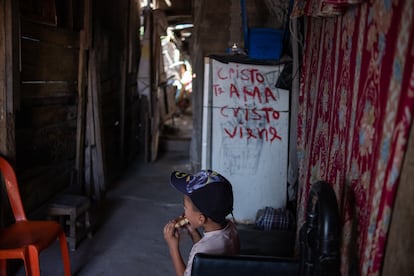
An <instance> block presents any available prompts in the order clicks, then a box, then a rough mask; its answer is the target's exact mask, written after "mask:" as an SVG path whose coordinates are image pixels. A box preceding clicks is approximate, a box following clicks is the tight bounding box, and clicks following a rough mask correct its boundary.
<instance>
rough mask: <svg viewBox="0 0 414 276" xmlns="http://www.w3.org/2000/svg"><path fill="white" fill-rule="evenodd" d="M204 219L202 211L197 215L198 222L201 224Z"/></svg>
mask: <svg viewBox="0 0 414 276" xmlns="http://www.w3.org/2000/svg"><path fill="white" fill-rule="evenodd" d="M206 221H207V217H206V215H204V214H203V213H200V215H199V216H198V222H199V223H200V225H203V224H204V223H206Z"/></svg>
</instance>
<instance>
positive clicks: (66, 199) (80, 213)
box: [48, 194, 92, 251]
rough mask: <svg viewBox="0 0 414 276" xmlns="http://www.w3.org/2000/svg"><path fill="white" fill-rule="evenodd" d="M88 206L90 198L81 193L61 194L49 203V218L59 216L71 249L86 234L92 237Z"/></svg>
mask: <svg viewBox="0 0 414 276" xmlns="http://www.w3.org/2000/svg"><path fill="white" fill-rule="evenodd" d="M90 207H91V200H90V199H89V198H88V197H86V196H83V195H71V194H63V195H60V196H58V197H57V198H55V199H53V200H52V201H51V202H50V203H49V206H48V215H49V217H51V218H54V217H55V218H56V217H58V218H59V221H60V223H61V224H63V227H64V229H65V230H66V236H67V241H68V243H69V248H70V250H72V251H74V250H76V247H77V243H78V242H79V241H80V240H81V239H83V238H84V237H85V236H86V235H88V237H89V238H91V237H92V231H91V223H90V214H89V211H90ZM67 228H69V229H67ZM67 230H69V231H67Z"/></svg>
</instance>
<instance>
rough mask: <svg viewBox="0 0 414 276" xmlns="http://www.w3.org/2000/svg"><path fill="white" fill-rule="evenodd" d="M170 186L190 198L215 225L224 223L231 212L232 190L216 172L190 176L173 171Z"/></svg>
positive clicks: (204, 171) (227, 182)
mask: <svg viewBox="0 0 414 276" xmlns="http://www.w3.org/2000/svg"><path fill="white" fill-rule="evenodd" d="M171 184H172V185H173V186H174V187H175V188H176V189H177V190H178V191H180V192H181V193H183V194H185V195H187V196H188V197H190V199H191V201H192V202H193V204H194V205H195V206H196V207H197V208H198V209H199V210H200V212H202V213H203V214H204V215H206V216H207V217H209V218H211V219H212V220H214V221H215V222H217V223H224V222H225V221H226V217H227V215H228V214H230V213H231V212H232V211H233V188H232V186H231V184H230V182H229V181H228V180H227V179H226V178H225V177H224V176H222V175H221V174H219V173H218V172H215V171H212V170H202V171H199V172H198V173H196V174H193V175H192V174H188V173H184V172H179V171H174V172H172V173H171Z"/></svg>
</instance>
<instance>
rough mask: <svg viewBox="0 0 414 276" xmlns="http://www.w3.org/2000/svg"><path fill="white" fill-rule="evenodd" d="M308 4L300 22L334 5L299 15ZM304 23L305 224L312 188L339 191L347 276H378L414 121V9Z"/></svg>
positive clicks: (301, 133)
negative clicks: (354, 272)
mask: <svg viewBox="0 0 414 276" xmlns="http://www.w3.org/2000/svg"><path fill="white" fill-rule="evenodd" d="M336 2H337V3H338V1H336ZM345 2H349V1H345ZM304 3H306V5H305V6H303V7H302V8H303V9H302V14H308V15H315V14H314V11H315V10H317V11H321V6H323V5H322V4H323V3H328V1H323V0H319V1H318V0H316V1H306V2H305V1H302V0H297V1H296V7H298V5H303V4H304ZM321 3H322V4H321ZM342 11H343V10H342ZM305 25H306V31H307V33H306V34H305V45H304V55H303V64H302V76H301V80H300V82H301V84H300V92H299V115H298V117H299V118H298V158H299V180H298V182H299V194H298V225H301V224H302V223H303V218H304V215H305V214H304V206H306V204H305V202H306V200H307V198H306V197H307V195H308V192H309V188H310V184H311V183H314V182H316V181H317V180H327V181H328V182H330V183H332V185H333V187H334V189H335V192H336V195H337V198H338V201H339V204H340V207H341V212H342V219H343V228H342V229H343V237H342V268H341V269H342V275H348V270H349V266H350V264H351V263H352V262H353V260H356V264H357V265H359V273H360V275H379V274H380V271H381V266H382V263H383V256H384V250H385V243H386V238H387V233H388V228H389V223H390V219H391V214H392V209H393V203H394V198H395V193H396V189H397V186H398V180H399V176H400V171H401V166H402V160H403V158H404V153H405V150H406V146H407V139H408V135H409V130H410V127H411V125H412V121H413V112H414V1H412V0H386V1H371V2H364V3H362V4H360V5H357V6H352V7H351V8H349V6H348V9H347V10H346V12H344V13H343V14H342V15H341V16H335V17H315V16H309V17H306V18H305Z"/></svg>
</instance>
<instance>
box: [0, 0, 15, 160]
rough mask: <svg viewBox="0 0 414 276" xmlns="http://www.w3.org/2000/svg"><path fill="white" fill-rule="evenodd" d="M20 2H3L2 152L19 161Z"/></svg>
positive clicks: (0, 53)
mask: <svg viewBox="0 0 414 276" xmlns="http://www.w3.org/2000/svg"><path fill="white" fill-rule="evenodd" d="M16 2H17V1H12V0H0V153H1V154H3V155H5V156H7V157H8V159H9V161H10V160H15V159H16V143H15V114H14V109H15V107H16V105H17V104H18V99H19V69H20V68H19V46H20V44H19V41H20V40H19V20H18V18H19V15H18V3H16ZM16 100H17V101H16Z"/></svg>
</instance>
